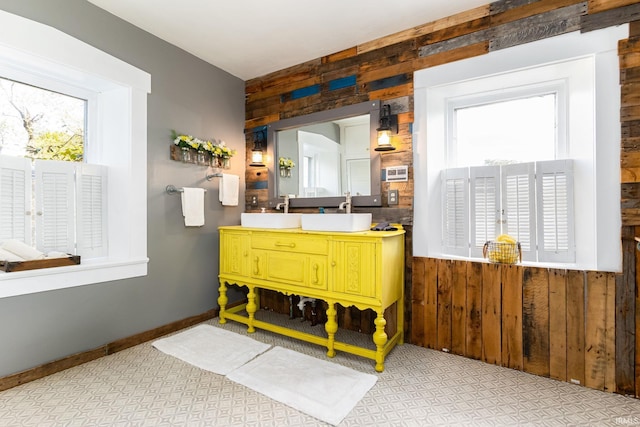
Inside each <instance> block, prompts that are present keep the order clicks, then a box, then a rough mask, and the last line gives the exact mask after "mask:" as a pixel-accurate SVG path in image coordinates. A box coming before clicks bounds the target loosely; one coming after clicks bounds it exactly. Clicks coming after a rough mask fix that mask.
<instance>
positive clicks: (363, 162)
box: [274, 114, 371, 198]
mask: <svg viewBox="0 0 640 427" xmlns="http://www.w3.org/2000/svg"><path fill="white" fill-rule="evenodd" d="M370 143H371V139H370V116H369V114H364V115H360V116H355V117H349V118H344V119H336V120H328V121H326V122H322V123H315V124H312V125H306V126H300V127H296V128H291V129H287V130H281V131H277V132H276V144H277V148H276V153H277V156H278V158H277V159H276V160H277V161H276V162H274V163H275V166H276V167H277V168H278V171H277V172H276V177H277V178H276V180H277V188H278V194H279V195H280V196H284V195H289V196H290V197H295V198H301V197H303V198H306V197H331V196H341V195H344V194H346V193H347V192H349V193H351V195H352V196H369V195H371V167H370V166H371V157H370V156H371V152H370V150H371V147H370Z"/></svg>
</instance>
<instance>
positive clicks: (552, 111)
mask: <svg viewBox="0 0 640 427" xmlns="http://www.w3.org/2000/svg"><path fill="white" fill-rule="evenodd" d="M454 126H455V128H454V135H455V147H454V149H453V151H454V152H453V157H454V158H453V159H452V160H453V165H455V166H458V167H460V166H483V165H500V164H510V163H520V162H531V161H536V160H553V159H555V158H556V156H555V153H556V129H555V128H556V94H555V93H550V94H546V95H542V96H534V97H529V98H520V99H513V100H508V101H501V102H494V103H490V104H484V105H476V106H472V107H464V108H457V109H456V110H455V125H454Z"/></svg>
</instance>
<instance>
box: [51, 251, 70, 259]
mask: <svg viewBox="0 0 640 427" xmlns="http://www.w3.org/2000/svg"><path fill="white" fill-rule="evenodd" d="M69 257H70V255H69V254H68V253H65V252H58V251H51V252H49V253H48V254H47V258H69Z"/></svg>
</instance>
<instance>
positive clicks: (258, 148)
mask: <svg viewBox="0 0 640 427" xmlns="http://www.w3.org/2000/svg"><path fill="white" fill-rule="evenodd" d="M263 138H265V135H264V133H263V132H258V133H256V134H255V139H254V140H253V149H252V150H251V163H249V166H254V167H264V166H265V164H264V155H263V154H264V153H263V152H262V139H263ZM265 139H266V138H265Z"/></svg>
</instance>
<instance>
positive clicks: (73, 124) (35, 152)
mask: <svg viewBox="0 0 640 427" xmlns="http://www.w3.org/2000/svg"><path fill="white" fill-rule="evenodd" d="M85 112H86V101H85V100H83V99H78V98H74V97H71V96H68V95H63V94H60V93H57V92H52V91H49V90H45V89H41V88H38V87H34V86H30V85H26V84H22V83H19V82H15V81H11V80H7V79H2V78H0V154H3V155H9V156H18V157H30V158H33V159H45V160H62V161H73V162H80V161H82V160H83V152H84V135H85Z"/></svg>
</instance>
